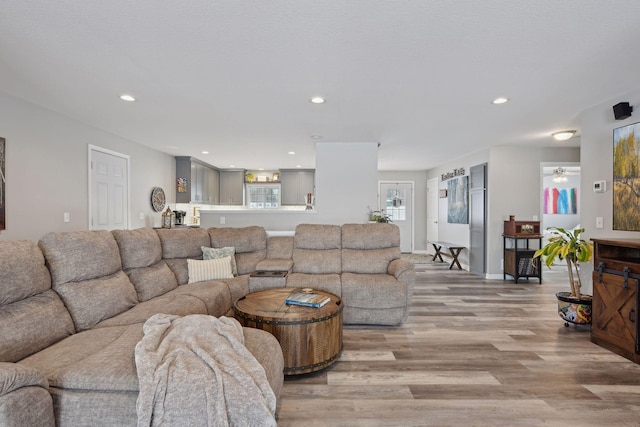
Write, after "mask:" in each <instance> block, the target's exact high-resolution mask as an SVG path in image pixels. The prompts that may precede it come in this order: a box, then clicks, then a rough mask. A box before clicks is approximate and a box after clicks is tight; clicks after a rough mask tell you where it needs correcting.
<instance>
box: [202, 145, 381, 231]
mask: <svg viewBox="0 0 640 427" xmlns="http://www.w3.org/2000/svg"><path fill="white" fill-rule="evenodd" d="M315 169H316V173H315V178H316V194H315V200H316V205H315V211H314V212H296V211H276V212H262V211H257V210H227V211H224V210H222V211H218V210H215V211H202V210H201V211H200V225H201V226H202V227H207V228H208V227H220V226H224V227H244V226H248V225H259V226H262V227H264V228H265V229H266V230H269V231H293V230H295V227H296V225H297V224H302V223H313V224H338V225H340V224H345V223H350V222H353V223H364V222H366V221H367V220H368V212H369V207H374V206H376V205H377V194H378V189H377V185H378V177H377V174H378V144H377V143H375V142H357V143H351V142H350V143H340V142H335V143H334V142H332V143H328V142H323V143H318V144H316V168H315ZM222 217H224V225H222V221H221V218H222Z"/></svg>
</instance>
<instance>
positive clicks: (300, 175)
mask: <svg viewBox="0 0 640 427" xmlns="http://www.w3.org/2000/svg"><path fill="white" fill-rule="evenodd" d="M280 183H281V198H282V199H281V204H282V205H283V206H284V205H304V204H305V200H306V199H305V198H306V196H307V194H308V193H311V194H314V188H315V170H314V169H302V170H300V169H293V170H288V169H281V170H280Z"/></svg>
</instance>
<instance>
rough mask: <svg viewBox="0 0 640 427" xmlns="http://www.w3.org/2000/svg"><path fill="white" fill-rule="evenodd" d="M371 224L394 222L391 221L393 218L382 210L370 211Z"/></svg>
mask: <svg viewBox="0 0 640 427" xmlns="http://www.w3.org/2000/svg"><path fill="white" fill-rule="evenodd" d="M369 222H381V223H388V222H392V221H391V217H390V216H389V215H386V214H385V213H384V210H382V211H372V210H370V211H369Z"/></svg>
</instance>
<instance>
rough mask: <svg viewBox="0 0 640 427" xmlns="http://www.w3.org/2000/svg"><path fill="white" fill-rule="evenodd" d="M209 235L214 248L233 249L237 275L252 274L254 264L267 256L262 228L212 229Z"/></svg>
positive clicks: (254, 226)
mask: <svg viewBox="0 0 640 427" xmlns="http://www.w3.org/2000/svg"><path fill="white" fill-rule="evenodd" d="M209 235H210V236H211V246H213V247H214V248H224V247H228V246H233V247H234V248H235V252H236V255H235V258H236V265H237V267H238V274H249V273H253V272H254V271H256V264H258V263H259V262H260V261H262V260H263V259H264V258H265V257H266V256H267V233H266V231H264V228H262V227H259V226H256V225H253V226H249V227H226V228H216V227H212V228H210V229H209Z"/></svg>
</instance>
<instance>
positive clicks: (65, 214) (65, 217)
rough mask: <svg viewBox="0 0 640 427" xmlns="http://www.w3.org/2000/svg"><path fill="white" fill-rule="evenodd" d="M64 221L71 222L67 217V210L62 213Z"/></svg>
mask: <svg viewBox="0 0 640 427" xmlns="http://www.w3.org/2000/svg"><path fill="white" fill-rule="evenodd" d="M63 219H64V222H71V218H70V217H69V212H65V213H64V215H63Z"/></svg>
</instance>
